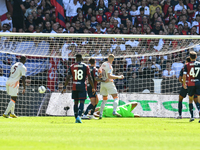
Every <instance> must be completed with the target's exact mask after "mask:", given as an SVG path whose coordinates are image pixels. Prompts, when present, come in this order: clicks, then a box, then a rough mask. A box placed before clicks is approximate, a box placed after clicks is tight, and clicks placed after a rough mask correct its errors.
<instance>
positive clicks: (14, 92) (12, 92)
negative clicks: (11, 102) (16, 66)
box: [6, 84, 19, 96]
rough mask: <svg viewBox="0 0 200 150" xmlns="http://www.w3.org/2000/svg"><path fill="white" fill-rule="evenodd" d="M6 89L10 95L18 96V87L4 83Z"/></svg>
mask: <svg viewBox="0 0 200 150" xmlns="http://www.w3.org/2000/svg"><path fill="white" fill-rule="evenodd" d="M6 91H7V93H8V95H10V96H18V91H19V88H18V87H15V88H14V87H10V86H8V85H7V84H6Z"/></svg>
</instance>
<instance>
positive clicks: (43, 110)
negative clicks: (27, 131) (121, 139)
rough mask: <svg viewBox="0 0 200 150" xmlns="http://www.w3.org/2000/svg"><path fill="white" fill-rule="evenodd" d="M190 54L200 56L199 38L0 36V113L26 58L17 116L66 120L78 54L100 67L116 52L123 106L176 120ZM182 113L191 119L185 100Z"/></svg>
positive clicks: (84, 59) (99, 35) (71, 35)
mask: <svg viewBox="0 0 200 150" xmlns="http://www.w3.org/2000/svg"><path fill="white" fill-rule="evenodd" d="M192 50H194V51H196V52H197V54H199V50H200V36H193V35H190V36H186V35H184V36H180V35H176V36H171V35H122V34H47V33H31V34H30V33H0V74H1V75H0V80H1V85H0V99H1V100H0V113H1V114H2V113H3V112H4V111H5V109H6V106H7V104H8V101H9V100H10V96H8V95H7V94H6V88H5V83H6V80H7V79H8V77H9V73H10V68H11V66H12V65H13V64H14V63H15V62H17V61H19V57H20V56H21V55H26V56H27V62H26V63H25V66H26V67H27V74H26V84H27V86H26V87H27V88H26V93H25V95H22V94H21V87H20V93H19V96H18V100H17V103H16V114H17V115H19V116H46V115H61V116H65V115H71V114H72V110H73V108H72V107H71V108H69V109H68V106H71V103H73V101H72V100H71V97H70V93H71V89H72V82H70V83H69V84H68V86H67V93H66V94H64V95H60V92H61V91H62V89H63V83H64V80H65V77H66V73H67V70H68V68H69V66H70V65H71V64H73V63H74V62H75V55H76V54H77V53H80V54H82V56H83V62H85V63H87V64H88V59H89V58H90V57H93V58H95V59H96V66H97V68H98V67H99V66H100V65H101V64H102V63H103V62H104V61H106V58H107V56H108V54H111V53H112V54H114V55H115V60H114V62H113V69H114V70H113V73H114V74H115V75H122V74H123V75H124V76H125V78H124V79H123V80H115V81H114V83H115V85H116V87H117V89H118V92H119V98H120V100H121V102H120V104H124V103H128V102H131V101H137V102H138V104H139V106H138V107H137V108H136V109H135V110H134V111H136V113H137V112H139V113H140V115H141V116H154V117H155V116H157V117H174V116H175V115H176V114H177V106H178V104H177V101H178V95H179V92H180V88H181V83H180V82H179V80H178V78H179V73H180V70H181V69H182V67H183V66H184V63H185V59H186V57H187V56H188V54H189V51H192ZM41 85H43V86H45V87H46V88H47V92H46V93H45V94H39V92H38V90H37V89H38V87H39V86H41ZM98 92H99V85H98ZM99 97H100V100H101V96H99ZM60 99H62V100H60ZM59 100H60V101H59ZM88 103H89V99H87V100H86V105H87V104H88ZM110 104H112V99H111V103H109V105H110ZM98 105H100V103H99V104H98ZM156 110H159V112H160V113H157V112H158V111H156ZM183 111H184V115H185V117H188V116H189V114H188V106H187V98H186V100H185V101H184V106H183ZM165 113H166V114H167V115H165Z"/></svg>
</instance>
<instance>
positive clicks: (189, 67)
mask: <svg viewBox="0 0 200 150" xmlns="http://www.w3.org/2000/svg"><path fill="white" fill-rule="evenodd" d="M196 58H197V53H196V52H194V51H191V52H190V60H191V61H190V62H189V63H187V64H186V65H185V66H184V72H183V87H184V89H188V96H189V109H190V113H191V118H190V122H191V121H194V117H193V105H192V102H193V98H194V94H196V95H197V97H198V101H199V102H200V72H199V71H200V62H198V61H196ZM186 75H188V83H187V85H186Z"/></svg>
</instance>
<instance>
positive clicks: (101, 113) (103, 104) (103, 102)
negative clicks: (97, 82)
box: [99, 95, 108, 119]
mask: <svg viewBox="0 0 200 150" xmlns="http://www.w3.org/2000/svg"><path fill="white" fill-rule="evenodd" d="M107 100H108V96H105V95H104V96H103V101H102V103H101V109H100V114H99V119H102V116H103V110H104V108H105V105H106V103H107Z"/></svg>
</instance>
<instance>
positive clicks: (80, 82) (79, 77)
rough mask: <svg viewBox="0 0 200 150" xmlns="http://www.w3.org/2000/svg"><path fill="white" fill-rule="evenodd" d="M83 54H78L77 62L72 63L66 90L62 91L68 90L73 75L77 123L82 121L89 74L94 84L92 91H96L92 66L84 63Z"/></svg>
mask: <svg viewBox="0 0 200 150" xmlns="http://www.w3.org/2000/svg"><path fill="white" fill-rule="evenodd" d="M81 61H82V55H81V54H77V55H76V63H74V64H72V65H71V66H70V68H69V70H68V75H67V77H66V81H65V85H64V90H63V91H62V93H64V92H65V91H66V86H67V84H68V82H69V80H70V78H71V76H72V78H73V87H72V99H74V116H75V119H76V122H75V123H82V121H81V118H80V117H81V116H82V113H83V109H84V102H85V99H86V97H87V84H86V77H87V76H88V80H89V82H90V84H91V86H92V91H93V92H95V88H94V83H93V80H92V77H91V75H90V68H89V66H88V65H86V64H85V63H82V62H81ZM79 101H80V105H79V108H78V103H79Z"/></svg>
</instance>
